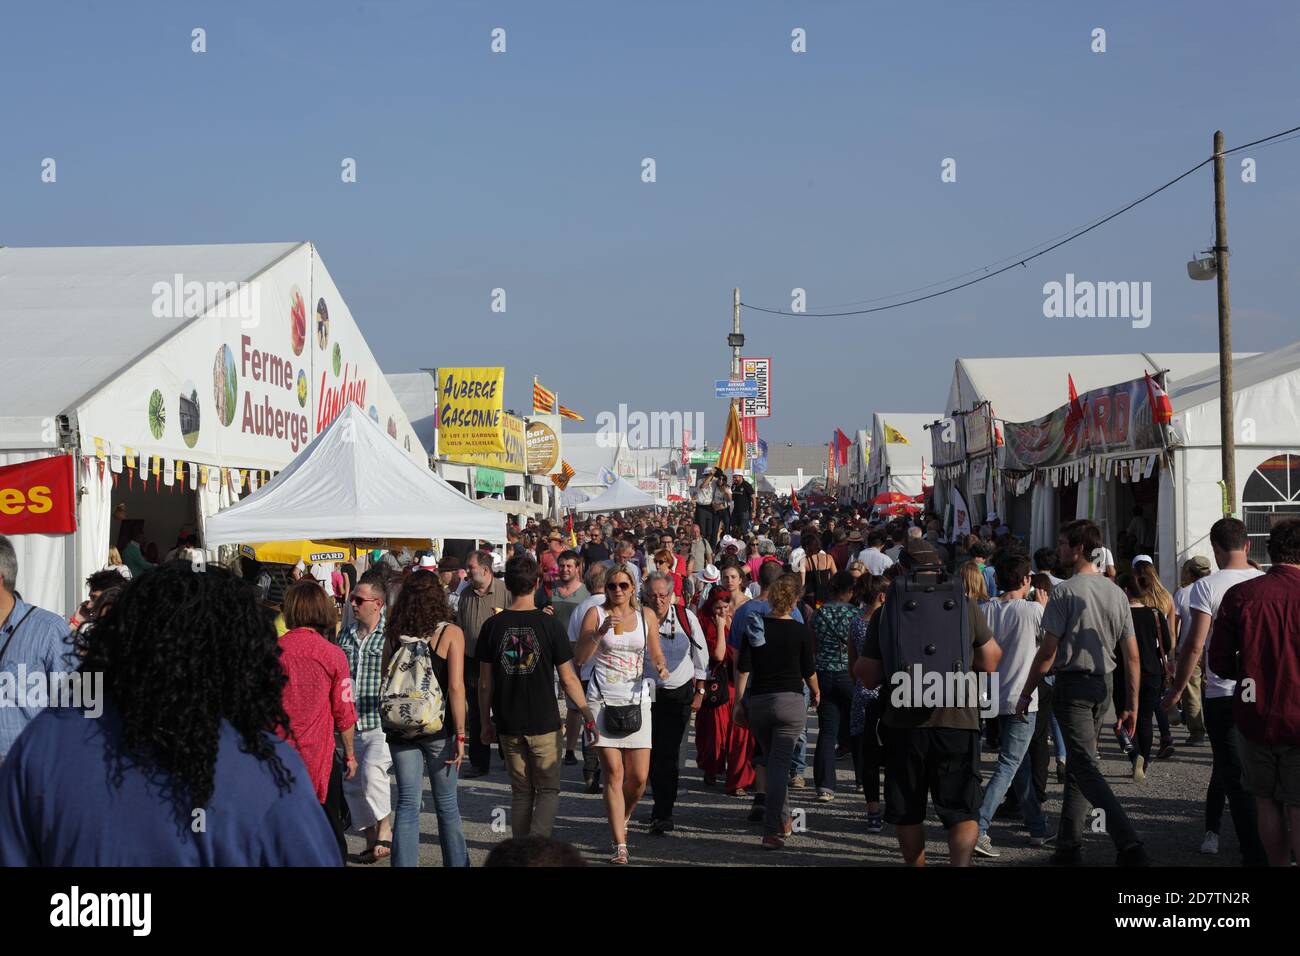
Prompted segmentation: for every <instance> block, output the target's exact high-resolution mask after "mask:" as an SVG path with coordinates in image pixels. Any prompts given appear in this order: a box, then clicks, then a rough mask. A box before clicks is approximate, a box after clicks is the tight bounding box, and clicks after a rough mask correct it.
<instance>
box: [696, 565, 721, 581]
mask: <svg viewBox="0 0 1300 956" xmlns="http://www.w3.org/2000/svg"><path fill="white" fill-rule="evenodd" d="M721 578H722V574H721V572H719V571H718V566H717V565H716V564H706V565H705V566H704V570H703V571H701V572H700V580H701V581H703V582H704V583H705V584H717V583H718V581H719V580H721Z"/></svg>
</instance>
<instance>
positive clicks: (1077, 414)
mask: <svg viewBox="0 0 1300 956" xmlns="http://www.w3.org/2000/svg"><path fill="white" fill-rule="evenodd" d="M1066 380H1067V382H1068V383H1069V387H1070V407H1069V410H1068V411H1067V412H1066V413H1065V448H1066V451H1072V450H1073V449H1074V446H1075V445H1077V444H1078V443H1079V426H1080V425H1082V424H1083V403H1082V402H1080V401H1079V393H1078V392H1077V391H1075V388H1074V376H1073V375H1070V374H1068V373H1067V375H1066Z"/></svg>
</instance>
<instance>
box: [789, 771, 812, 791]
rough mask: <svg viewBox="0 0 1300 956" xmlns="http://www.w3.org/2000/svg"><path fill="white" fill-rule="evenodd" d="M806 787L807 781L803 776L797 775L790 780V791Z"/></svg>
mask: <svg viewBox="0 0 1300 956" xmlns="http://www.w3.org/2000/svg"><path fill="white" fill-rule="evenodd" d="M806 786H808V781H807V780H805V779H804V777H803V774H799V775H798V776H797V777H791V778H790V789H791V790H802V789H804V787H806Z"/></svg>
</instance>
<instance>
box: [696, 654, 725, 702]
mask: <svg viewBox="0 0 1300 956" xmlns="http://www.w3.org/2000/svg"><path fill="white" fill-rule="evenodd" d="M730 700H731V676H730V675H729V674H728V672H727V662H726V661H718V663H716V664H715V665H713V667H711V668H709V676H708V677H707V678H706V679H705V681H704V702H703V703H702V704H701V705H700V706H701V707H721V706H722V705H723V704H726V703H727V702H728V701H730Z"/></svg>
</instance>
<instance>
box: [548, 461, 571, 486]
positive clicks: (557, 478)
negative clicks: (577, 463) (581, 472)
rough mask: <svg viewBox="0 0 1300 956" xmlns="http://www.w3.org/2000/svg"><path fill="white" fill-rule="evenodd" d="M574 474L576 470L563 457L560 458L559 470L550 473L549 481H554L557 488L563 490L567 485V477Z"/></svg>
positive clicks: (569, 477)
mask: <svg viewBox="0 0 1300 956" xmlns="http://www.w3.org/2000/svg"><path fill="white" fill-rule="evenodd" d="M576 474H577V472H576V471H574V470H573V466H572V465H570V464H569V463H568V462H567V461H565V460H564V459H563V458H561V459H560V470H559V471H557V472H556V473H555V474H553V475H551V481H552V482H554V483H555V486H556V487H557V488H559V489H560V490H561V491H564V490H565V489H566V488H568V487H569V479H571V478H572V477H573V476H574V475H576Z"/></svg>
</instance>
